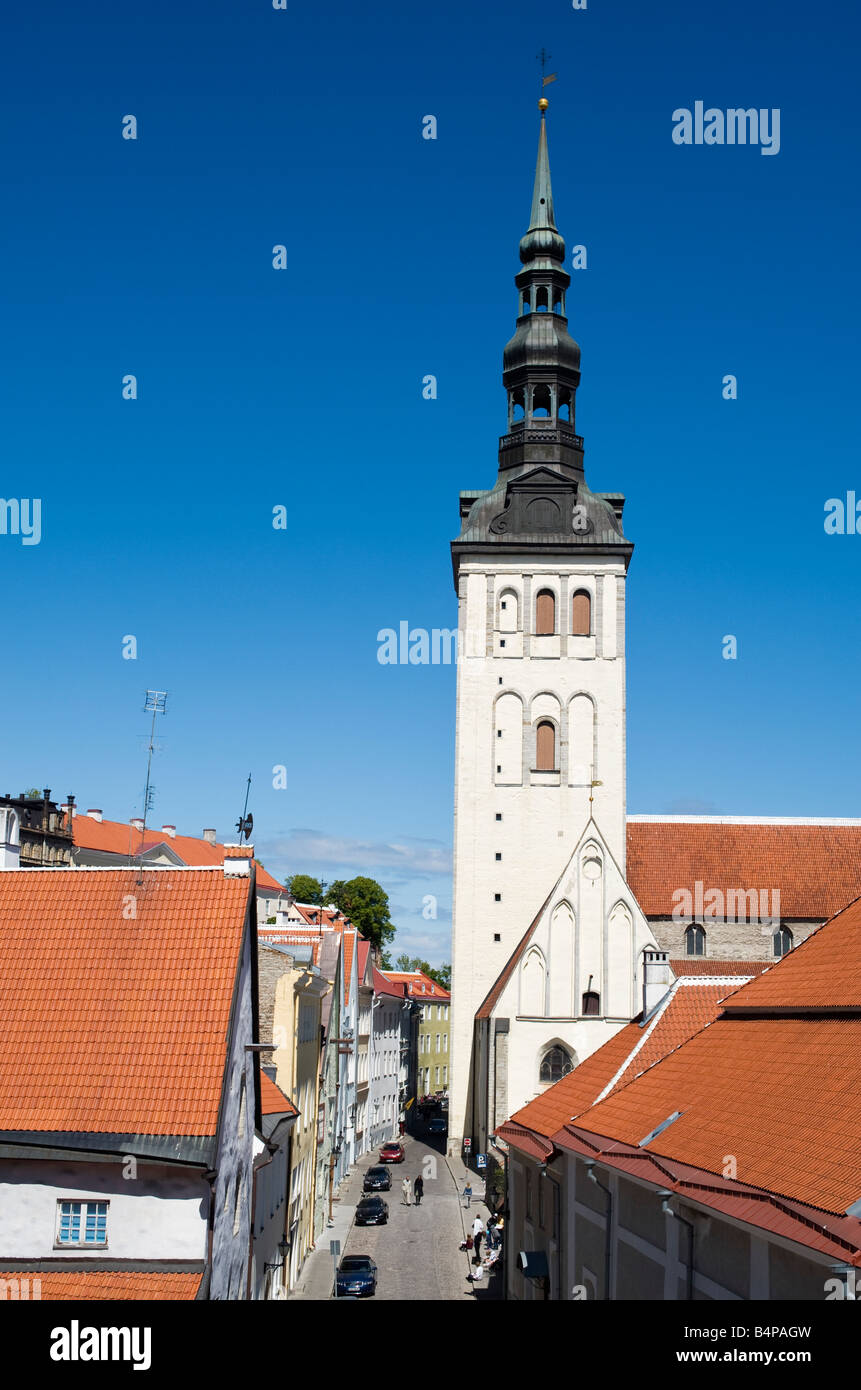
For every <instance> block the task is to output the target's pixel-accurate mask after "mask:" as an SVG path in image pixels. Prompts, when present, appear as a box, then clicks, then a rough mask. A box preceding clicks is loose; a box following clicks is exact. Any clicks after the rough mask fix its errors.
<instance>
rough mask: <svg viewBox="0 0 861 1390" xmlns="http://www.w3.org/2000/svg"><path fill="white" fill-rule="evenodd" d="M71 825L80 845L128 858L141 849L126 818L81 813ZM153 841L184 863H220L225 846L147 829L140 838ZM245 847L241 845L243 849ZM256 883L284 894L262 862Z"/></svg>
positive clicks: (137, 833)
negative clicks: (106, 818) (165, 846)
mask: <svg viewBox="0 0 861 1390" xmlns="http://www.w3.org/2000/svg"><path fill="white" fill-rule="evenodd" d="M72 826H73V829H74V839H75V844H76V845H78V846H79V847H80V848H81V849H92V850H99V851H101V852H102V853H103V854H117V855H122V857H123V858H125V859H127V858H128V856H129V855H130V854H135V855H136V854H138V853H139V852H140V850H141V833H140V831H139V830H135V829H134V828H133V827H132V826H131V825H130V824H128V823H127V822H125V821H114V820H104V819H102V820H101V821H97V820H94V819H93V817H92V816H85V815H81V814H80V813H79V814H78V815H76V816H74V817H73V819H72ZM156 845H168V846H169V847H170V848H171V849H172V850H173V852H174V854H175V855H177V857H178V858H179V859H181V860H182V862H183V864H188V865H190V866H192V867H195V868H196V867H198V866H201V867H202V866H204V865H209V864H223V863H224V854H225V847H224V845H220V844H215V845H213V844H210V842H209V840H204V839H197V838H196V837H195V836H193V835H174V836H170V835H167V834H164V833H163V832H162V831H161V830H154V829H149V830H147V832H146V835H145V837H144V840H143V847H144V848H145V849H153V848H154V847H155V846H156ZM244 848H245V847H244V846H243V849H244ZM257 887H258V889H261V888H269V889H273V890H277V891H278V892H280V893H284V894H285V895H286V893H287V889H286V888H285V887H284V885H283V883H279V882H278V880H277V879H276V878H273V876H272V874H270V873H269V872H268V870H266V869H264V868H263V867H262V865H260V864H258V865H257Z"/></svg>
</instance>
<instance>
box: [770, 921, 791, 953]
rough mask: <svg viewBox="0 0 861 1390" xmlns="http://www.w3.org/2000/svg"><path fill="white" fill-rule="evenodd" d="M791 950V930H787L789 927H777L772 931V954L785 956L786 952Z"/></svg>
mask: <svg viewBox="0 0 861 1390" xmlns="http://www.w3.org/2000/svg"><path fill="white" fill-rule="evenodd" d="M791 950H792V932H791V931H790V930H789V927H778V929H777V931H776V932H775V933H774V954H775V955H776V956H785V955H786V953H787V952H788V951H791Z"/></svg>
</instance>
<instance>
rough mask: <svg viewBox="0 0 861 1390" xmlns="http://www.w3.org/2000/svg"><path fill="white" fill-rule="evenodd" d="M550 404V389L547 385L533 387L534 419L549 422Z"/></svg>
mask: <svg viewBox="0 0 861 1390" xmlns="http://www.w3.org/2000/svg"><path fill="white" fill-rule="evenodd" d="M550 404H551V402H550V387H549V386H546V385H541V386H533V388H532V418H533V419H537V420H549V418H550Z"/></svg>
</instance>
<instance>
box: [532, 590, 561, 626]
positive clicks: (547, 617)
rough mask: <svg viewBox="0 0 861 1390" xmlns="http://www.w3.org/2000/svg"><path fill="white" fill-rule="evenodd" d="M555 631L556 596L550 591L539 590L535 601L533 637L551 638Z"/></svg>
mask: <svg viewBox="0 0 861 1390" xmlns="http://www.w3.org/2000/svg"><path fill="white" fill-rule="evenodd" d="M555 631H556V595H555V594H554V593H553V592H552V590H550V589H541V590H540V591H539V594H538V597H537V599H536V600H535V635H536V637H552V635H553V633H554V632H555Z"/></svg>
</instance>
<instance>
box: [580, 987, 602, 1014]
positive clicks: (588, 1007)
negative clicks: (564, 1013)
mask: <svg viewBox="0 0 861 1390" xmlns="http://www.w3.org/2000/svg"><path fill="white" fill-rule="evenodd" d="M600 1012H601V999H600V996H599V995H598V994H597V993H596V991H595V990H594V989H587V991H586V993H585V994H584V995H583V1013H584V1014H585V1015H586V1016H591V1015H593V1014H599V1013H600Z"/></svg>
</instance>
